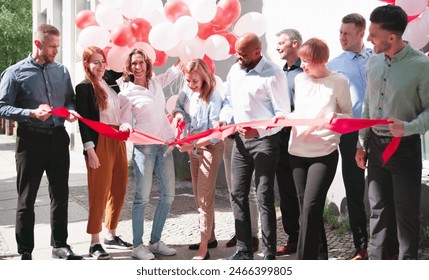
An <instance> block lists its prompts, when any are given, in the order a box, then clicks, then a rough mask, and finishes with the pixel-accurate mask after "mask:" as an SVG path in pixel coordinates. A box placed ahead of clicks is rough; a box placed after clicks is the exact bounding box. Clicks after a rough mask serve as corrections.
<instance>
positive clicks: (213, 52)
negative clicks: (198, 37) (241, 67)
mask: <svg viewBox="0 0 429 280" xmlns="http://www.w3.org/2000/svg"><path fill="white" fill-rule="evenodd" d="M204 52H205V53H206V54H207V56H208V57H210V58H211V59H212V60H224V59H227V58H228V57H229V43H228V40H226V38H225V37H223V36H221V35H211V36H210V37H208V38H207V39H206V41H205V42H204Z"/></svg>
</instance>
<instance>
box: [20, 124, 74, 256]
mask: <svg viewBox="0 0 429 280" xmlns="http://www.w3.org/2000/svg"><path fill="white" fill-rule="evenodd" d="M40 131H43V130H39V131H38V132H36V131H29V130H27V129H24V128H20V127H18V131H17V138H16V155H15V157H16V171H17V180H16V183H17V192H18V204H17V209H16V228H15V236H16V242H17V245H18V253H19V254H22V253H24V252H28V253H31V252H32V251H33V248H34V224H35V214H34V203H35V201H36V197H37V192H38V190H39V186H40V181H41V179H42V176H43V173H44V172H46V176H47V178H48V182H49V198H50V224H51V245H52V246H53V247H64V246H65V245H66V244H67V243H66V241H67V236H68V233H67V223H68V213H67V210H68V198H69V186H68V179H69V168H70V155H69V144H70V138H69V135H68V134H67V132H66V130H65V128H64V127H58V128H55V129H52V130H49V132H47V133H45V132H43V133H41V132H40Z"/></svg>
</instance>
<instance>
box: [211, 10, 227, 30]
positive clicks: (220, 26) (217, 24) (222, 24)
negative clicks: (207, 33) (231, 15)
mask: <svg viewBox="0 0 429 280" xmlns="http://www.w3.org/2000/svg"><path fill="white" fill-rule="evenodd" d="M223 13H224V12H223V9H222V8H221V7H219V6H218V7H217V10H216V15H215V17H214V18H213V20H212V21H210V22H209V23H210V24H211V25H212V26H213V29H215V30H227V29H228V28H229V27H230V26H231V23H228V22H226V21H225V20H224V18H223Z"/></svg>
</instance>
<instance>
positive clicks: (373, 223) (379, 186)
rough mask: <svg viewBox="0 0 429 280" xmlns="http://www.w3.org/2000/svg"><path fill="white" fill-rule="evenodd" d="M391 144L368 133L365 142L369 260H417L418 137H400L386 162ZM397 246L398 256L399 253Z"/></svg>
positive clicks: (418, 209) (419, 184) (419, 145)
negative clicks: (397, 145)
mask: <svg viewBox="0 0 429 280" xmlns="http://www.w3.org/2000/svg"><path fill="white" fill-rule="evenodd" d="M391 140H392V138H391V137H380V136H377V135H376V134H375V133H373V132H371V133H370V135H369V139H368V182H369V189H368V196H369V202H370V207H371V215H370V221H369V225H370V240H369V257H370V259H385V258H387V257H388V256H389V255H393V254H398V253H399V255H398V258H399V259H417V256H418V255H417V254H418V248H419V229H420V217H419V215H420V193H421V176H422V155H421V143H420V135H412V136H407V137H402V139H401V143H400V145H399V147H398V149H397V150H396V152H395V153H394V154H393V155H392V157H391V158H390V159H389V161H388V162H387V163H386V164H384V163H383V161H382V156H381V155H382V153H383V151H384V150H385V149H386V147H387V145H388V144H389V143H390V141H391ZM398 244H399V252H398V247H397V246H398Z"/></svg>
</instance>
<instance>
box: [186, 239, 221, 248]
mask: <svg viewBox="0 0 429 280" xmlns="http://www.w3.org/2000/svg"><path fill="white" fill-rule="evenodd" d="M216 247H217V240H216V239H215V240H213V241H211V242H209V243H208V244H207V248H209V249H212V248H216ZM188 248H189V250H198V249H200V243H196V244H192V245H189V247H188Z"/></svg>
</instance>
